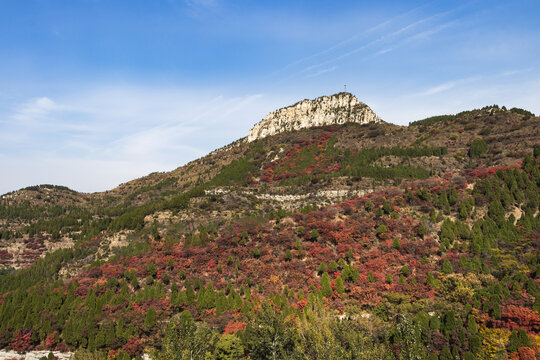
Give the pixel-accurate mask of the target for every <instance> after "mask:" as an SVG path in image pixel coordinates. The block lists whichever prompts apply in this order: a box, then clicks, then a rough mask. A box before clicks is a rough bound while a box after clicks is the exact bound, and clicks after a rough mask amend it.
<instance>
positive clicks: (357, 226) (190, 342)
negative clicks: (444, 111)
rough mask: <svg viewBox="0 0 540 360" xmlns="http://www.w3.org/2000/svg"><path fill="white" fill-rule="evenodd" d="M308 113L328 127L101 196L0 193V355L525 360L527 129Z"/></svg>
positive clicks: (534, 199)
mask: <svg viewBox="0 0 540 360" xmlns="http://www.w3.org/2000/svg"><path fill="white" fill-rule="evenodd" d="M336 96H337V97H338V98H339V97H340V96H341V97H346V98H347V99H350V97H349V95H347V94H345V95H344V94H338V95H336ZM351 96H352V95H351ZM330 99H332V97H330ZM317 101H319V100H317V99H316V100H313V104H319V105H318V107H315V106H314V105H309V106H307V108H309V109H312V108H313V109H319V110H315V111H322V112H321V113H324V114H330V116H329V117H328V118H324V119H330V120H324V119H323V120H320V121H323V124H324V126H315V125H319V124H321V123H320V122H316V121H314V122H313V123H310V122H309V121H308V124H307V126H300V127H294V126H293V127H288V126H284V127H283V129H276V128H275V124H276V123H277V124H279V123H282V122H283V120H279V121H277V120H276V121H277V122H275V121H274V120H272V121H274V122H273V125H272V128H274V130H272V131H270V132H266V133H265V135H264V136H258V137H256V138H250V139H249V140H250V141H248V139H247V138H243V139H240V140H238V141H236V142H234V143H232V144H230V145H228V146H225V147H223V148H221V149H218V150H216V151H214V152H212V153H210V154H208V155H207V156H205V157H203V158H201V159H198V160H195V161H193V162H191V163H189V164H187V165H185V166H183V167H180V168H178V169H176V170H174V171H171V172H168V173H153V174H150V175H148V176H146V177H143V178H140V179H136V180H133V181H131V182H128V183H125V184H122V185H120V186H118V187H117V188H115V189H113V190H111V191H107V192H103V193H94V194H82V193H77V192H75V191H72V190H70V189H67V188H65V187H60V186H52V185H42V186H34V187H30V188H26V189H22V190H19V191H16V192H13V193H9V194H5V195H3V196H2V197H1V198H0V235H1V237H0V265H1V266H2V267H3V270H2V271H3V272H2V275H1V277H0V293H1V294H2V295H0V299H1V300H0V301H1V306H0V348H4V347H7V348H11V349H15V350H17V351H26V350H28V349H32V348H36V349H50V350H52V349H56V350H59V351H66V350H76V349H79V350H78V355H76V356H80V358H89V357H90V356H95V357H96V358H99V356H105V355H103V354H105V353H108V354H109V358H113V357H114V356H116V358H129V357H136V356H140V355H141V354H142V353H143V351H144V352H145V353H147V354H154V355H153V356H154V358H163V359H176V358H178V359H180V358H182V359H184V358H190V357H189V356H191V358H196V359H203V358H205V356H208V357H207V358H217V359H244V358H248V357H249V358H252V359H297V358H298V359H358V358H362V359H383V358H384V359H392V358H397V359H412V358H415V359H424V358H429V359H432V358H433V359H435V358H439V359H454V358H465V359H473V358H483V359H488V358H493V357H495V356H507V357H508V358H516V359H518V358H521V359H530V358H534V356H535V351H536V353H537V354H538V351H539V349H540V348H539V347H540V317H539V313H538V311H539V310H540V302H539V301H540V300H539V299H540V289H539V285H540V280H539V275H540V267H539V263H538V261H539V256H538V250H539V247H540V236H539V235H540V233H539V229H540V226H539V218H538V216H539V211H538V209H539V201H540V200H539V199H540V191H539V186H540V170H539V167H538V159H539V155H540V154H539V153H540V148H539V145H540V132H539V131H540V118H539V117H535V116H534V115H533V114H530V113H528V112H527V111H524V110H521V109H511V110H507V109H505V108H504V107H503V108H499V107H498V106H490V107H486V108H483V109H479V110H471V111H464V112H462V113H459V114H456V115H445V116H436V117H432V118H428V119H424V120H420V121H417V122H414V123H411V124H410V125H409V126H398V125H394V124H390V123H386V122H384V121H380V119H379V118H378V117H377V116H376V115H375V114H373V115H372V116H371V115H370V117H368V119H369V120H368V121H364V120H358V121H345V120H343V119H345V118H343V117H340V116H337V115H335V114H333V113H332V112H331V111H330V112H329V110H328V109H327V108H324V106H323V109H322V110H321V105H320V101H319V103H317ZM321 101H327V100H324V99H323V100H321ZM348 101H349V100H348ZM351 101H352V100H351ZM352 102H353V106H352V107H351V108H353V109H361V110H362V111H365V108H364V107H363V106H360V107H357V106H356V105H355V104H357V103H356V102H354V101H352ZM330 103H331V101H330ZM299 104H301V103H299ZM359 104H362V103H359ZM297 105H298V104H295V105H293V106H292V107H295V106H297ZM362 105H365V104H362ZM302 106H303V107H304V108H306V105H302ZM366 106H367V105H366ZM292 107H291V108H292ZM285 109H287V108H285ZM368 109H369V108H368ZM282 110H283V109H282ZM280 111H281V110H278V111H277V112H274V113H272V114H270V115H269V116H268V117H267V118H265V119H263V121H262V122H261V124H268V121H269V119H276V118H279V116H277V115H276V114H277V113H279V114H281V113H280ZM310 111H311V110H310ZM336 111H338V110H336ZM339 111H341V110H339ZM343 111H345V112H344V113H347V114H350V110H347V109H345V110H343ZM359 111H360V110H359ZM369 111H371V110H369ZM289 112H290V111H287V110H286V111H285V113H289ZM308 113H310V112H309V111H308V112H306V114H308ZM310 114H311V113H310ZM332 114H333V115H332ZM280 116H281V115H280ZM302 116H304V115H302ZM306 116H307V115H306ZM325 116H326V115H325ZM319 119H320V117H319ZM362 119H364V117H363V118H362ZM280 121H281V122H280ZM318 121H319V120H318ZM362 122H365V123H362ZM304 124H305V121H304ZM255 128H257V126H256V127H255ZM260 128H262V127H260ZM266 128H269V127H268V126H266ZM291 130H292V131H291ZM90 353H92V355H89V354H90ZM100 354H101V355H100ZM187 354H189V355H187ZM184 355H185V356H187V357H183V356H184ZM527 356H528V357H527Z"/></svg>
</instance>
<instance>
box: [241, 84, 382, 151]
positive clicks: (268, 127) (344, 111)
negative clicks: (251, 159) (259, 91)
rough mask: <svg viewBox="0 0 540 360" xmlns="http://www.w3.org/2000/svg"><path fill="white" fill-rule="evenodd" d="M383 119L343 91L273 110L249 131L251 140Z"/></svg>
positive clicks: (248, 139)
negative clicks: (284, 133) (289, 132)
mask: <svg viewBox="0 0 540 360" xmlns="http://www.w3.org/2000/svg"><path fill="white" fill-rule="evenodd" d="M379 121H381V119H380V118H379V117H378V116H377V115H376V114H375V113H374V112H373V111H372V110H371V109H370V107H369V106H367V105H366V104H364V103H362V102H360V101H358V99H357V98H356V97H355V96H354V95H353V94H350V93H346V92H342V93H339V94H335V95H331V96H321V97H319V98H316V99H314V100H302V101H300V102H298V103H296V104H294V105H292V106H289V107H285V108H282V109H279V110H276V111H273V112H271V113H270V114H268V115H267V116H266V117H265V118H264V119H262V121H261V122H259V123H258V124H256V125H255V126H254V127H253V128H252V129H251V130H250V131H249V135H248V137H247V141H248V142H251V141H255V140H257V139H261V138H264V137H267V136H271V135H275V134H278V133H281V132H284V131H293V130H299V129H304V128H310V127H314V126H325V125H335V124H345V123H348V122H352V123H358V124H367V123H370V122H379Z"/></svg>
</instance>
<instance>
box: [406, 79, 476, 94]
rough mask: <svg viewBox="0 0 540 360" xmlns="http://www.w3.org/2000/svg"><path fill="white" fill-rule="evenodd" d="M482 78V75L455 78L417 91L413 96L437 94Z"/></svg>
mask: <svg viewBox="0 0 540 360" xmlns="http://www.w3.org/2000/svg"><path fill="white" fill-rule="evenodd" d="M480 79H481V77H480V76H472V77H468V78H464V79H457V80H453V81H448V82H445V83H442V84H438V85H435V86H432V87H430V88H429V89H427V90H425V91H421V92H419V93H416V94H413V95H412V96H430V95H435V94H438V93H441V92H444V91H447V90H450V89H453V88H455V87H456V86H459V85H463V84H467V83H471V82H474V81H478V80H480Z"/></svg>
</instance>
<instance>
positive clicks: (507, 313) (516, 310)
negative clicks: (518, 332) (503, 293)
mask: <svg viewBox="0 0 540 360" xmlns="http://www.w3.org/2000/svg"><path fill="white" fill-rule="evenodd" d="M496 324H497V326H500V327H506V328H509V329H513V330H514V329H519V328H523V329H526V330H527V331H528V332H534V333H539V332H540V316H538V313H537V312H536V311H533V310H531V309H529V308H526V307H521V306H514V305H508V306H504V307H502V309H501V320H500V321H496Z"/></svg>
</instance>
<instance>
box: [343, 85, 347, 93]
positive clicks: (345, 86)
mask: <svg viewBox="0 0 540 360" xmlns="http://www.w3.org/2000/svg"><path fill="white" fill-rule="evenodd" d="M343 87H344V88H345V92H347V84H345V85H343Z"/></svg>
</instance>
